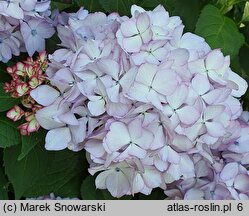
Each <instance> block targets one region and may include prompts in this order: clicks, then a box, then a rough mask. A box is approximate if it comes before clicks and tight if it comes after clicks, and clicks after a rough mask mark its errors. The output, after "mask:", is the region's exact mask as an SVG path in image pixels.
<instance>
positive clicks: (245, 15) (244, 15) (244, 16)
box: [241, 2, 249, 22]
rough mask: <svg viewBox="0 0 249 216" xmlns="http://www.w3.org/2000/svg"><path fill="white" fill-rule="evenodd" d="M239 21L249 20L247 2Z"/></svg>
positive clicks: (248, 3)
mask: <svg viewBox="0 0 249 216" xmlns="http://www.w3.org/2000/svg"><path fill="white" fill-rule="evenodd" d="M241 22H249V2H246V4H245V8H244V13H243V16H242V20H241Z"/></svg>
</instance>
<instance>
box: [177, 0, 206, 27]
mask: <svg viewBox="0 0 249 216" xmlns="http://www.w3.org/2000/svg"><path fill="white" fill-rule="evenodd" d="M202 5H203V3H202V1H200V0H184V1H175V4H174V8H175V9H174V11H173V15H176V16H180V17H181V19H182V20H183V24H184V25H185V30H187V31H194V29H195V25H196V22H197V20H198V17H199V14H200V12H201V9H202Z"/></svg>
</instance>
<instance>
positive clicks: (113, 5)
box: [99, 0, 135, 16]
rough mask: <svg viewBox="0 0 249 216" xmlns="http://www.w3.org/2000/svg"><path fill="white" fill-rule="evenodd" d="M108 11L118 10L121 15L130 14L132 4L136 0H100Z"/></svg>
mask: <svg viewBox="0 0 249 216" xmlns="http://www.w3.org/2000/svg"><path fill="white" fill-rule="evenodd" d="M99 3H100V4H101V5H102V7H103V8H104V9H105V11H106V12H118V13H119V14H120V15H127V16H129V15H130V10H131V5H133V4H135V0H99Z"/></svg>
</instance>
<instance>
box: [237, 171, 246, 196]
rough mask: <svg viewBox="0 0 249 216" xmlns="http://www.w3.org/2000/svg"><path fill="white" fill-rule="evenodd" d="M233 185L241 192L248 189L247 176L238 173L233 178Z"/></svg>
mask: <svg viewBox="0 0 249 216" xmlns="http://www.w3.org/2000/svg"><path fill="white" fill-rule="evenodd" d="M234 187H235V188H236V189H237V190H240V191H242V192H245V193H246V192H248V191H249V176H248V175H246V174H240V175H238V176H236V177H235V179H234Z"/></svg>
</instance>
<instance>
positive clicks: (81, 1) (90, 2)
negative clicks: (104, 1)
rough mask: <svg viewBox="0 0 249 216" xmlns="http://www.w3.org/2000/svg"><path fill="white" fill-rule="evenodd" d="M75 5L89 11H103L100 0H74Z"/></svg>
mask: <svg viewBox="0 0 249 216" xmlns="http://www.w3.org/2000/svg"><path fill="white" fill-rule="evenodd" d="M73 5H77V6H78V7H84V8H85V9H87V10H88V11H89V12H96V11H103V8H102V7H101V4H100V3H99V1H98V0H73Z"/></svg>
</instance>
